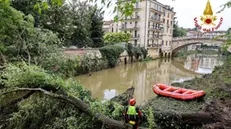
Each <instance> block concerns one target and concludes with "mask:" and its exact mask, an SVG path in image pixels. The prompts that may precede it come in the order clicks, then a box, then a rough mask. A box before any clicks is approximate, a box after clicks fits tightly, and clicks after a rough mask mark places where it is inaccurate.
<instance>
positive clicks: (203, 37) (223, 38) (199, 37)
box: [172, 36, 227, 41]
mask: <svg viewBox="0 0 231 129" xmlns="http://www.w3.org/2000/svg"><path fill="white" fill-rule="evenodd" d="M188 39H192V40H193V39H207V40H208V39H211V40H213V39H214V38H213V37H205V36H202V37H201V36H193V37H176V38H173V39H172V41H176V40H188ZM218 39H219V40H226V39H227V38H226V37H220V38H218Z"/></svg>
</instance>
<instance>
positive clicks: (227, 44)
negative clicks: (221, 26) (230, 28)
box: [222, 34, 231, 51]
mask: <svg viewBox="0 0 231 129" xmlns="http://www.w3.org/2000/svg"><path fill="white" fill-rule="evenodd" d="M225 37H226V38H227V39H226V41H225V43H224V44H222V49H223V51H227V50H228V49H229V47H230V45H231V35H230V34H226V36H225Z"/></svg>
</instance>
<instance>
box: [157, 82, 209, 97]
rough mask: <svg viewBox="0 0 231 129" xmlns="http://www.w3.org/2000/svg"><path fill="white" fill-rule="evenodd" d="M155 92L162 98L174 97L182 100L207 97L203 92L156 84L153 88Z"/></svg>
mask: <svg viewBox="0 0 231 129" xmlns="http://www.w3.org/2000/svg"><path fill="white" fill-rule="evenodd" d="M153 91H154V92H155V93H156V94H158V95H162V96H167V97H172V98H175V99H180V100H192V99H196V98H200V97H202V96H204V95H205V92H204V91H203V90H200V91H197V90H190V89H184V88H179V87H173V86H168V85H164V84H156V85H154V86H153Z"/></svg>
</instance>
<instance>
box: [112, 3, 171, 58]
mask: <svg viewBox="0 0 231 129" xmlns="http://www.w3.org/2000/svg"><path fill="white" fill-rule="evenodd" d="M134 8H135V11H134V12H133V15H132V16H130V17H125V18H124V19H123V20H122V21H120V22H118V23H116V24H117V25H116V26H115V25H111V28H109V31H110V32H115V28H113V27H118V31H119V32H121V31H122V32H126V33H130V34H131V39H130V41H129V43H132V44H133V45H135V46H140V47H145V48H147V49H148V51H149V54H150V56H152V57H156V56H159V53H160V52H162V53H165V52H167V53H171V44H172V35H173V23H174V16H175V12H173V10H172V8H170V7H169V6H166V5H163V4H161V3H160V2H157V1H155V0H144V1H142V2H137V3H136V4H135V6H134ZM114 24H115V23H114Z"/></svg>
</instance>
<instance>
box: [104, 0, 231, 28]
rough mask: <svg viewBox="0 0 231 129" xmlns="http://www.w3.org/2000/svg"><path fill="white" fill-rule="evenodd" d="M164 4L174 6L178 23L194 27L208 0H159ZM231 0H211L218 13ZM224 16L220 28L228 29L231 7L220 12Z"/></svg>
mask: <svg viewBox="0 0 231 129" xmlns="http://www.w3.org/2000/svg"><path fill="white" fill-rule="evenodd" d="M158 1H159V2H161V3H163V4H167V5H170V6H172V7H174V11H175V12H176V17H177V21H178V25H179V26H181V27H184V28H194V27H195V26H194V20H193V19H194V18H195V17H200V16H201V15H203V12H204V9H205V7H206V3H207V0H175V1H172V0H158ZM227 1H229V0H210V3H211V6H212V9H213V14H214V15H217V14H216V12H217V11H219V10H220V9H221V7H220V6H221V5H222V4H224V3H226V2H227ZM218 16H222V17H223V23H222V25H221V26H220V28H219V29H218V30H227V29H228V28H229V27H231V8H230V9H225V10H224V11H223V12H221V13H220V14H218ZM104 18H105V20H111V19H113V15H111V14H109V13H105V16H104Z"/></svg>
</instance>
